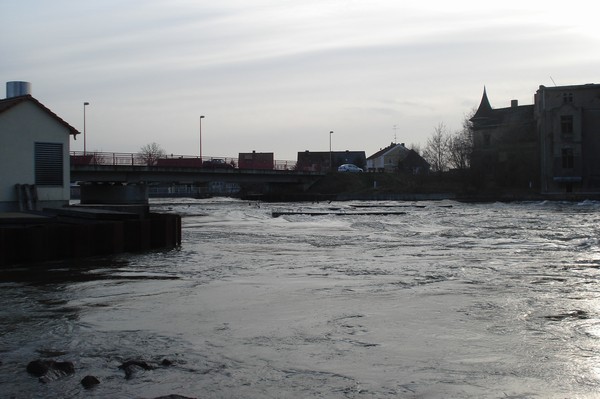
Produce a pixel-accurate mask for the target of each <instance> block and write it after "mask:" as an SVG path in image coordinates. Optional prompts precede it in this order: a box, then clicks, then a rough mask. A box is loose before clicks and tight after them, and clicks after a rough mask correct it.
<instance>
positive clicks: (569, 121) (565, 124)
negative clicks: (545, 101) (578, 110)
mask: <svg viewBox="0 0 600 399" xmlns="http://www.w3.org/2000/svg"><path fill="white" fill-rule="evenodd" d="M560 132H561V133H562V134H563V135H566V136H570V135H572V134H573V115H562V116H561V117H560Z"/></svg>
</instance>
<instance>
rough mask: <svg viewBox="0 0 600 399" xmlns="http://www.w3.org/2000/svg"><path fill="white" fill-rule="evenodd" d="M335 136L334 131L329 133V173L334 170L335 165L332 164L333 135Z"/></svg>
mask: <svg viewBox="0 0 600 399" xmlns="http://www.w3.org/2000/svg"><path fill="white" fill-rule="evenodd" d="M332 134H333V130H331V131H330V132H329V171H332V170H333V164H332V162H331V135H332Z"/></svg>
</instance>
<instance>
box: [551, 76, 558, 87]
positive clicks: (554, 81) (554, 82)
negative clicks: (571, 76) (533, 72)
mask: <svg viewBox="0 0 600 399" xmlns="http://www.w3.org/2000/svg"><path fill="white" fill-rule="evenodd" d="M550 80H551V81H552V83H554V87H558V86H557V85H556V82H555V81H554V79H552V76H550Z"/></svg>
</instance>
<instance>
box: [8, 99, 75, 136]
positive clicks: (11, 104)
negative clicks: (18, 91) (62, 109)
mask: <svg viewBox="0 0 600 399" xmlns="http://www.w3.org/2000/svg"><path fill="white" fill-rule="evenodd" d="M26 101H31V102H32V103H34V104H35V105H37V106H38V107H39V108H41V109H42V110H43V111H44V112H46V113H47V114H48V115H50V116H51V117H52V118H54V119H55V120H56V121H57V122H58V123H60V124H61V125H63V126H64V127H66V128H67V129H68V130H69V134H72V135H73V136H77V135H78V134H81V133H80V132H79V131H78V130H77V129H75V128H74V127H73V126H71V125H69V124H68V123H67V122H65V121H64V120H63V119H62V118H60V117H59V116H58V115H56V114H55V113H54V112H52V111H50V109H49V108H47V107H46V106H45V105H44V104H42V103H41V102H39V101H38V100H36V99H35V98H33V97H32V96H31V95H30V94H27V95H25V96H18V97H12V98H7V99H4V100H0V114H1V113H3V112H6V111H8V110H9V109H11V108H13V107H15V106H17V105H19V104H21V103H23V102H26Z"/></svg>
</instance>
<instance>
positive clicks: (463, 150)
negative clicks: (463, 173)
mask: <svg viewBox="0 0 600 399" xmlns="http://www.w3.org/2000/svg"><path fill="white" fill-rule="evenodd" d="M474 114H475V110H474V109H473V110H471V112H470V113H468V114H465V117H464V119H463V125H462V129H461V130H459V131H457V132H455V133H454V134H453V135H452V136H451V137H450V143H449V144H450V147H449V150H450V151H449V155H450V157H449V163H450V166H451V167H453V168H455V169H459V170H466V169H469V168H470V167H471V154H472V153H473V124H472V122H471V118H472V117H473V115H474Z"/></svg>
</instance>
